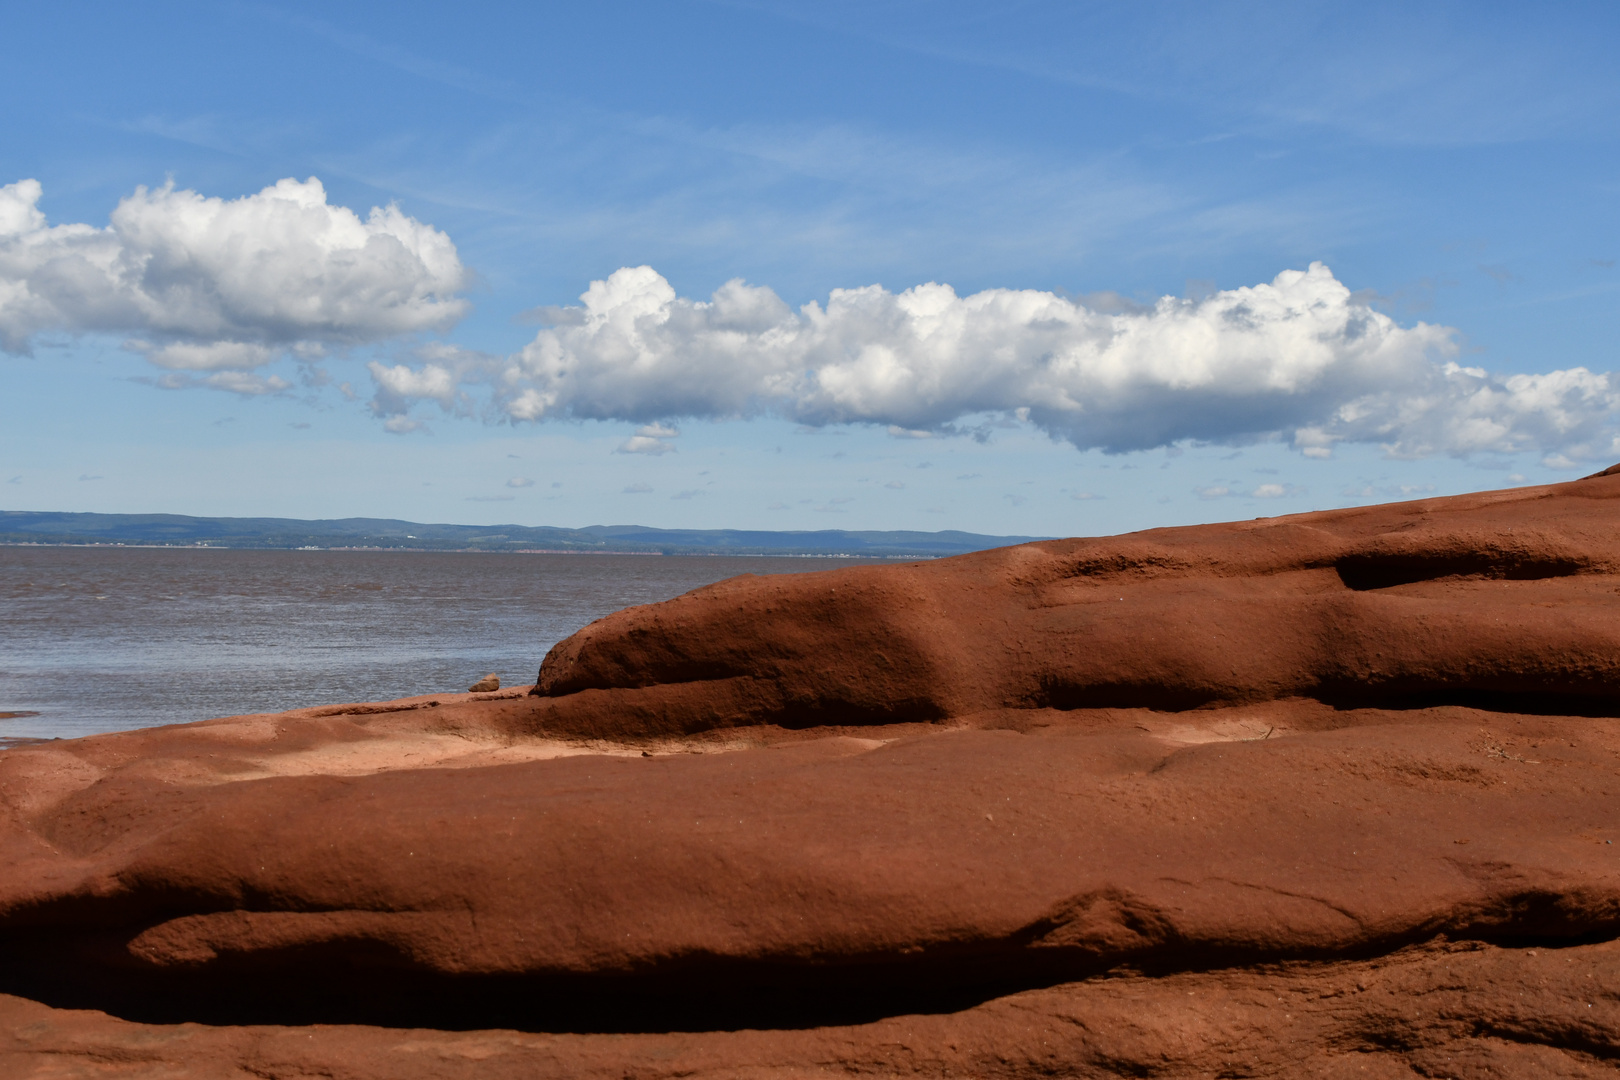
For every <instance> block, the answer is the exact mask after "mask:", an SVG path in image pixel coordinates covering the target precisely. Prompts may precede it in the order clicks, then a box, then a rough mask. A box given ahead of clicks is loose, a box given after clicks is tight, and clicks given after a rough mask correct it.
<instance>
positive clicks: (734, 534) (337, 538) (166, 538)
mask: <svg viewBox="0 0 1620 1080" xmlns="http://www.w3.org/2000/svg"><path fill="white" fill-rule="evenodd" d="M1043 539H1050V538H1049V537H1039V536H988V535H984V534H981V533H969V532H961V531H958V530H943V531H940V532H918V531H914V530H906V529H894V530H877V529H868V530H844V529H818V530H795V531H787V530H780V531H779V530H768V529H657V528H651V527H649V526H644V525H588V526H585V527H583V528H578V529H571V528H561V527H557V526H550V525H510V524H508V525H450V524H429V523H422V522H414V521H402V520H398V519H393V518H335V519H321V520H303V519H298V518H227V517H210V518H205V517H190V516H187V515H183V514H89V513H58V512H52V511H32V510H0V546H3V547H123V548H160V549H168V550H198V549H204V548H206V549H221V550H257V551H465V552H504V553H508V554H546V555H752V556H761V557H765V556H774V557H780V558H871V559H885V560H887V559H932V558H940V557H943V556H949V555H962V554H966V553H967V552H970V551H984V550H987V549H990V548H998V547H1007V546H1010V545H1015V544H1023V543H1028V542H1029V541H1032V540H1043Z"/></svg>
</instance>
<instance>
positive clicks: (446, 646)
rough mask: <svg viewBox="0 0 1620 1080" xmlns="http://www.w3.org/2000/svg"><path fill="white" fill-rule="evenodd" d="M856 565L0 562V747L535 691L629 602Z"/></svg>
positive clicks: (675, 559)
mask: <svg viewBox="0 0 1620 1080" xmlns="http://www.w3.org/2000/svg"><path fill="white" fill-rule="evenodd" d="M862 561H866V560H859V559H796V558H750V557H744V556H646V555H511V554H504V555H488V554H475V553H463V552H400V551H222V550H206V549H195V548H78V547H59V548H50V547H39V548H35V547H0V713H5V712H36V713H38V715H37V716H25V717H17V718H13V719H0V739H3V738H19V737H35V738H52V737H62V738H69V737H73V736H78V735H89V734H94V733H96V732H103V731H120V730H126V729H129V728H137V727H149V726H151V725H154V724H172V723H180V722H184V721H190V720H202V719H206V718H208V717H213V716H230V715H234V714H239V713H254V712H278V711H281V710H284V709H294V708H299V707H302V706H306V705H319V704H325V703H330V702H344V701H380V700H386V699H389V698H397V697H404V696H407V695H410V694H430V693H445V692H454V691H460V690H465V689H466V688H467V687H468V686H471V685H472V683H473V682H474V681H475V680H477V679H478V678H479V677H480V676H482V675H483V674H485V673H486V672H490V671H493V672H497V673H499V674H500V676H501V683H502V685H508V686H510V685H519V684H523V683H530V682H533V681H534V676H535V672H536V671H537V670H538V669H539V667H540V660H541V658H542V657H544V656H545V654H546V650H548V649H550V648H551V646H552V645H554V644H555V643H556V642H558V641H560V640H562V639H563V638H565V637H567V636H568V635H569V634H572V633H573V632H574V631H575V630H578V629H579V628H580V627H582V626H584V625H585V624H586V623H588V622H591V621H592V620H594V619H598V618H600V617H602V616H603V615H606V614H608V613H609V612H613V611H617V610H619V609H620V608H624V607H629V606H630V605H632V604H645V603H651V602H653V601H657V600H667V599H669V598H670V597H673V596H678V595H680V594H681V593H684V592H687V591H688V590H691V589H695V588H698V587H699V586H701V585H707V584H710V583H711V582H715V581H720V580H721V579H723V578H728V577H733V576H735V575H737V574H769V573H799V572H804V571H811V570H818V569H830V568H833V567H837V566H848V565H851V564H852V563H856V562H862Z"/></svg>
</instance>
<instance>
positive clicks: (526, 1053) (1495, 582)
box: [0, 474, 1620, 1077]
mask: <svg viewBox="0 0 1620 1080" xmlns="http://www.w3.org/2000/svg"><path fill="white" fill-rule="evenodd" d="M1617 499H1620V475H1612V474H1610V475H1600V476H1599V477H1596V478H1590V479H1587V480H1583V481H1578V482H1575V483H1572V484H1564V485H1558V486H1554V487H1548V488H1535V489H1524V490H1520V491H1513V492H1497V493H1487V494H1483V495H1476V496H1465V497H1460V498H1453V499H1435V500H1427V501H1424V502H1418V503H1408V504H1401V505H1396V506H1384V507H1373V508H1368V509H1364V510H1353V511H1336V512H1330V513H1321V514H1311V515H1300V516H1297V517H1293V518H1281V519H1269V520H1262V521H1256V522H1250V523H1242V524H1234V525H1222V526H1210V527H1201V528H1193V529H1167V530H1156V531H1153V532H1148V533H1139V534H1133V535H1130V536H1124V537H1117V538H1110V539H1103V540H1069V541H1056V542H1049V543H1042V544H1032V545H1026V546H1024V547H1020V548H1010V549H1004V550H1001V551H995V552H985V553H981V554H978V555H970V556H964V557H960V558H956V559H949V560H942V561H939V562H935V563H927V564H918V565H912V566H899V567H882V568H852V569H847V570H842V571H832V572H825V573H819V574H809V575H796V576H792V577H786V578H783V577H770V578H751V577H750V578H738V579H733V580H732V581H729V582H723V583H721V584H719V585H716V586H711V587H709V588H707V589H702V590H698V591H697V592H694V593H691V594H688V595H687V596H685V597H682V598H679V599H677V600H674V601H670V602H669V603H666V604H659V605H651V606H648V607H644V608H635V609H630V610H628V611H625V612H621V613H619V614H618V615H614V616H611V617H609V618H607V619H604V620H602V621H600V622H598V623H595V624H593V625H592V626H590V627H587V628H586V629H585V630H583V631H581V632H580V633H579V634H577V635H575V636H574V637H573V638H570V639H569V640H568V641H565V642H563V643H562V644H560V645H558V646H557V648H556V649H554V650H553V651H552V653H551V655H549V656H548V657H547V658H546V661H545V663H544V665H543V666H542V668H541V673H540V680H539V682H538V684H537V686H536V687H535V688H534V692H533V693H532V694H529V695H527V696H524V691H523V690H521V689H520V690H518V691H517V692H516V693H513V692H505V693H503V694H502V695H501V696H500V697H493V698H492V697H488V696H485V695H480V696H479V697H477V698H473V697H471V696H470V695H449V696H441V697H440V698H436V699H415V700H410V701H405V702H399V703H389V704H385V705H369V706H345V707H328V708H325V709H317V710H302V711H300V712H295V713H289V714H283V715H280V716H274V717H246V718H234V719H231V720H225V721H211V722H208V723H205V724H198V725H187V726H182V727H175V728H162V729H153V730H150V731H145V732H134V733H127V734H124V735H118V736H103V737H99V738H94V739H86V740H78V741H75V742H71V743H67V742H62V743H53V744H50V745H48V746H35V747H27V748H19V749H14V750H11V751H9V752H6V753H5V754H4V755H3V756H0V800H3V806H4V817H3V818H0V972H3V974H0V990H5V991H9V992H11V993H13V994H19V995H22V997H21V998H15V999H4V1000H3V1001H0V1015H5V1016H7V1017H8V1019H7V1020H5V1021H4V1022H3V1024H4V1025H5V1026H7V1027H9V1029H10V1030H11V1032H12V1034H11V1036H10V1041H9V1042H0V1072H3V1071H4V1069H5V1068H6V1067H8V1066H6V1065H5V1063H6V1062H8V1061H10V1062H14V1063H18V1064H17V1066H16V1069H17V1070H18V1071H20V1070H21V1069H22V1068H24V1067H25V1066H26V1067H27V1068H33V1067H34V1065H35V1064H37V1063H42V1062H53V1063H62V1062H73V1061H80V1062H83V1063H85V1068H86V1069H88V1068H89V1065H90V1064H92V1063H94V1062H95V1061H105V1060H113V1059H116V1060H121V1061H128V1062H131V1063H134V1064H137V1065H139V1066H140V1067H141V1068H148V1069H149V1070H150V1072H151V1073H152V1074H153V1075H168V1074H167V1073H164V1072H163V1071H162V1070H163V1069H166V1068H168V1067H169V1065H170V1064H172V1063H173V1062H176V1061H185V1060H190V1061H199V1062H213V1063H214V1064H215V1065H217V1066H218V1067H219V1069H220V1070H223V1069H224V1068H225V1067H226V1066H227V1065H229V1066H230V1067H232V1068H241V1069H244V1070H249V1071H252V1072H254V1073H256V1074H258V1075H265V1076H303V1075H307V1074H308V1073H310V1072H312V1071H319V1072H324V1073H325V1074H329V1075H334V1076H355V1077H361V1076H405V1075H462V1074H463V1073H465V1074H466V1075H479V1076H498V1075H506V1074H511V1075H524V1076H532V1075H557V1076H564V1075H567V1076H574V1075H581V1076H586V1075H615V1076H618V1075H626V1074H634V1075H677V1074H679V1075H714V1076H722V1075H752V1074H754V1073H757V1072H760V1071H772V1072H773V1074H778V1075H799V1074H800V1073H803V1074H806V1075H808V1074H809V1073H811V1072H815V1071H818V1070H821V1069H823V1068H828V1067H831V1068H839V1069H869V1070H875V1071H882V1072H897V1071H911V1072H917V1073H921V1074H928V1075H947V1074H963V1073H966V1074H970V1075H1006V1076H1023V1075H1047V1074H1050V1073H1053V1072H1058V1073H1063V1072H1069V1073H1072V1074H1074V1075H1097V1076H1106V1075H1167V1076H1207V1075H1211V1074H1223V1075H1290V1076H1291V1075H1307V1074H1310V1075H1345V1076H1350V1075H1356V1076H1366V1075H1411V1071H1412V1070H1413V1069H1416V1070H1418V1071H1420V1072H1424V1073H1426V1074H1428V1075H1448V1074H1449V1075H1512V1076H1535V1075H1549V1076H1555V1075H1556V1076H1579V1075H1599V1074H1606V1073H1607V1072H1608V1071H1610V1064H1609V1063H1610V1062H1611V1061H1612V1059H1613V1058H1614V1057H1615V1055H1616V1054H1620V1034H1617V1032H1620V965H1617V962H1616V960H1615V957H1616V956H1617V955H1620V954H1617V953H1616V952H1615V951H1614V947H1613V946H1612V945H1609V944H1606V943H1607V942H1610V941H1612V940H1613V939H1614V938H1616V937H1617V936H1620V932H1617V931H1620V845H1616V844H1614V843H1611V841H1613V840H1615V839H1616V838H1617V836H1616V834H1617V833H1620V811H1617V809H1616V808H1617V806H1620V800H1617V796H1620V621H1617V620H1616V618H1615V616H1616V614H1620V573H1617V568H1620V531H1617V529H1616V526H1617V525H1620V512H1617V511H1620V502H1616V501H1615V500H1617ZM1598 943H1605V944H1598ZM1525 995H1528V996H1525ZM27 998H31V999H34V1001H37V1002H41V1003H43V1004H31V1003H29V1002H28V1001H27V1000H24V999H27ZM52 1007H54V1009H53V1008H52ZM64 1008H84V1009H91V1010H104V1011H105V1012H111V1013H113V1014H115V1015H118V1016H122V1017H125V1018H126V1020H123V1021H115V1020H112V1019H107V1018H106V1017H105V1016H104V1013H103V1012H88V1013H80V1012H63V1011H60V1010H61V1009H64ZM1279 1011H1280V1015H1279ZM129 1020H133V1021H145V1022H148V1023H149V1024H150V1023H170V1022H175V1021H181V1020H201V1021H207V1022H210V1023H222V1024H226V1025H229V1026H227V1027H225V1028H223V1029H220V1028H214V1029H200V1028H187V1027H181V1028H168V1027H163V1028H152V1027H140V1026H138V1025H133V1024H130V1023H128V1022H127V1021H129ZM339 1022H370V1023H381V1024H388V1025H399V1024H409V1025H416V1026H417V1027H420V1028H432V1029H437V1030H436V1031H433V1032H424V1031H419V1030H415V1031H404V1030H399V1031H393V1032H390V1031H386V1030H381V1029H378V1028H374V1027H373V1028H365V1027H346V1028H332V1027H317V1028H313V1029H308V1030H307V1031H305V1029H300V1028H288V1027H280V1028H277V1027H267V1026H264V1025H274V1024H278V1023H279V1024H283V1025H285V1024H289V1023H292V1024H301V1023H339ZM494 1027H501V1028H511V1029H523V1030H528V1031H532V1032H553V1033H558V1034H555V1035H549V1036H542V1035H538V1034H534V1035H520V1034H516V1033H513V1032H506V1033H502V1034H491V1033H488V1032H485V1033H482V1034H474V1033H465V1034H455V1033H451V1032H448V1031H446V1030H444V1029H448V1028H494ZM740 1028H754V1029H757V1030H753V1031H742V1030H737V1029H740ZM670 1030H679V1031H686V1032H689V1034H662V1035H660V1034H656V1032H658V1031H666V1032H667V1031H670ZM159 1031H161V1032H167V1033H168V1034H166V1035H164V1036H162V1037H161V1038H159V1037H158V1036H157V1035H155V1034H154V1032H159ZM607 1031H619V1032H627V1033H636V1034H629V1035H624V1036H607V1035H592V1034H588V1033H589V1032H607ZM29 1032H32V1033H33V1034H27V1033H29ZM722 1033H723V1034H722ZM306 1036H307V1037H306ZM300 1039H302V1040H303V1041H302V1042H300V1041H299V1040H300ZM154 1040H155V1041H154ZM306 1044H307V1045H306ZM154 1046H156V1047H159V1048H158V1049H152V1047H154ZM140 1047H146V1048H147V1049H138V1048H140ZM164 1047H168V1048H169V1049H164ZM403 1047H413V1048H415V1049H410V1050H406V1049H402V1048H403ZM120 1048H122V1049H120ZM143 1055H144V1056H143ZM412 1055H418V1056H412ZM470 1061H476V1062H478V1063H479V1064H477V1065H476V1066H473V1065H469V1064H466V1063H467V1062H470ZM1448 1061H1449V1062H1450V1063H1449V1064H1448ZM424 1063H425V1064H424ZM1363 1067H1365V1069H1364V1068H1363ZM300 1070H302V1071H300ZM412 1070H415V1072H414V1073H413V1071H412ZM457 1070H461V1071H460V1072H458V1071H457ZM503 1070H504V1072H503ZM1400 1070H1405V1071H1404V1072H1402V1071H1400ZM1447 1070H1450V1071H1449V1073H1448V1071H1447ZM1492 1070H1494V1072H1493V1071H1492ZM205 1074H208V1075H213V1073H205Z"/></svg>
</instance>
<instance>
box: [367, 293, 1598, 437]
mask: <svg viewBox="0 0 1620 1080" xmlns="http://www.w3.org/2000/svg"><path fill="white" fill-rule="evenodd" d="M580 299H581V303H580V305H579V306H577V307H568V308H561V309H553V310H552V311H551V312H550V315H551V319H552V324H553V325H551V326H550V327H548V328H546V329H543V330H541V331H540V332H539V333H538V335H537V336H536V337H535V339H534V340H533V341H532V342H530V343H529V344H528V345H527V346H526V347H525V348H524V349H522V350H521V351H520V352H518V353H516V354H514V355H512V356H509V357H505V358H487V359H486V360H485V361H484V362H482V363H480V364H477V365H468V364H462V365H460V366H459V367H457V368H455V369H454V374H453V375H452V369H450V368H446V367H442V366H441V367H439V368H438V369H435V368H434V366H433V365H432V364H429V365H424V366H422V367H420V368H415V369H392V370H396V371H399V372H401V373H400V374H398V375H390V376H389V377H388V378H386V379H385V378H384V377H383V376H382V375H381V374H379V377H378V385H379V399H378V403H377V405H376V406H375V407H377V408H378V411H379V412H380V413H383V414H393V413H398V412H402V411H404V410H405V409H407V408H408V407H409V405H410V403H411V401H412V400H416V399H432V400H437V401H439V402H441V404H444V403H446V402H447V401H448V399H449V395H452V394H454V393H456V392H457V390H456V388H455V387H453V386H447V385H446V384H445V379H446V378H449V379H450V381H451V382H452V383H455V384H456V386H459V385H460V383H462V382H479V383H486V384H488V385H489V386H490V387H491V388H492V391H493V398H492V401H491V404H492V406H493V407H494V408H495V409H496V410H497V411H498V412H500V413H502V414H504V415H505V416H506V417H507V418H510V419H512V420H516V421H523V420H540V419H545V418H552V417H573V418H583V419H598V420H624V421H631V422H635V423H642V424H657V423H661V422H664V421H668V420H673V419H677V418H683V417H693V418H729V417H747V416H754V415H760V414H773V415H778V416H783V417H786V418H789V419H792V420H795V421H798V422H799V423H802V424H807V425H813V426H820V425H826V424H846V423H865V424H877V425H883V426H885V427H887V428H888V430H889V431H890V433H891V434H894V435H896V436H898V437H919V436H926V435H929V434H935V433H946V434H948V433H952V432H955V431H959V430H960V428H959V427H958V425H961V424H963V423H964V422H968V423H971V422H972V418H975V417H977V418H979V420H980V422H981V423H982V419H983V417H984V416H985V415H987V414H988V415H991V416H999V417H1004V418H1006V419H1007V420H1017V421H1021V422H1027V423H1031V424H1034V425H1036V426H1037V427H1039V428H1041V429H1043V430H1045V431H1046V432H1048V433H1050V434H1051V435H1053V436H1054V437H1057V438H1061V439H1064V440H1067V441H1069V442H1071V443H1073V444H1074V445H1075V446H1077V447H1082V448H1092V447H1096V448H1102V449H1104V450H1109V451H1126V450H1137V449H1145V448H1149V447H1155V446H1161V445H1165V444H1167V443H1173V442H1177V441H1180V440H1188V439H1190V440H1204V441H1241V440H1247V439H1255V438H1266V437H1279V436H1280V437H1283V438H1291V439H1292V440H1293V442H1294V444H1295V445H1296V446H1297V447H1298V448H1299V449H1300V450H1301V451H1302V452H1303V453H1305V454H1306V455H1308V456H1313V457H1328V456H1331V455H1332V452H1333V447H1334V445H1335V444H1337V443H1339V442H1342V441H1347V440H1348V441H1358V442H1376V443H1382V444H1384V445H1385V446H1387V447H1389V449H1390V450H1391V452H1393V453H1396V454H1401V455H1412V456H1418V455H1424V454H1430V453H1435V452H1449V453H1470V452H1475V451H1493V452H1502V451H1517V450H1524V449H1532V448H1539V449H1543V450H1553V449H1556V450H1558V451H1560V452H1564V453H1569V454H1572V455H1574V456H1581V454H1582V453H1584V452H1585V450H1583V448H1585V447H1588V446H1591V447H1596V446H1597V445H1598V442H1599V440H1600V439H1602V438H1603V437H1604V435H1605V432H1608V431H1609V430H1610V422H1611V419H1612V413H1613V412H1614V410H1615V407H1616V404H1617V402H1620V384H1617V383H1616V382H1615V381H1613V380H1611V378H1610V376H1608V375H1604V374H1597V373H1593V372H1589V371H1586V370H1585V369H1581V368H1574V369H1570V370H1566V371H1555V372H1550V373H1547V374H1541V375H1510V376H1506V377H1495V376H1491V375H1489V374H1487V373H1486V372H1484V371H1481V370H1479V369H1475V368H1466V367H1462V366H1460V365H1458V364H1457V363H1456V362H1455V360H1454V357H1455V355H1456V353H1457V351H1458V350H1457V344H1456V331H1454V330H1452V329H1450V328H1448V327H1444V326H1434V325H1430V324H1426V323H1421V322H1420V323H1417V324H1416V325H1414V326H1402V325H1400V324H1398V323H1397V322H1396V321H1395V320H1393V319H1391V318H1390V317H1389V316H1387V315H1385V314H1383V313H1382V312H1379V311H1377V310H1375V309H1373V308H1372V307H1370V306H1368V304H1367V303H1366V302H1365V301H1364V300H1362V299H1359V298H1358V297H1357V296H1355V295H1353V294H1352V293H1351V291H1350V290H1349V289H1348V288H1347V287H1346V286H1345V285H1344V284H1343V283H1341V282H1340V281H1339V280H1338V279H1337V278H1335V277H1334V275H1333V273H1332V272H1331V271H1330V270H1329V269H1328V268H1327V267H1326V266H1324V265H1322V264H1320V263H1313V264H1312V265H1311V266H1310V267H1309V268H1308V269H1305V270H1287V271H1284V272H1283V273H1281V274H1278V275H1277V277H1276V278H1275V279H1274V280H1272V281H1270V282H1266V283H1262V284H1259V285H1254V286H1249V287H1245V288H1237V289H1228V290H1224V291H1219V292H1214V293H1211V294H1209V295H1207V296H1204V297H1202V298H1199V299H1181V298H1175V297H1165V298H1163V299H1161V300H1159V301H1158V302H1157V303H1155V304H1152V305H1150V306H1143V307H1129V306H1125V307H1123V308H1121V307H1117V306H1110V307H1109V310H1106V311H1105V310H1098V309H1095V308H1091V307H1088V306H1086V305H1085V304H1084V303H1083V302H1079V301H1076V300H1072V299H1069V298H1066V297H1062V296H1059V295H1056V294H1054V293H1050V292H1041V291H1037V290H1030V289H1024V290H1013V289H988V290H985V291H983V292H978V293H974V294H971V295H968V296H959V295H958V294H957V293H956V291H955V290H954V289H952V288H951V287H950V286H949V285H941V284H935V283H929V284H926V285H918V286H916V287H914V288H911V289H907V290H905V291H904V292H900V293H893V292H890V291H888V290H887V289H884V288H882V287H881V286H877V285H872V286H866V287H862V288H855V289H836V290H834V291H833V292H832V293H831V295H830V296H829V297H828V299H827V302H826V303H825V304H824V305H823V304H820V303H810V304H806V305H805V306H803V307H802V308H799V309H798V310H794V309H792V308H790V307H789V306H788V305H787V304H786V303H784V302H783V301H782V300H781V298H779V297H778V296H777V295H776V294H775V293H774V292H772V291H771V290H770V289H768V288H764V287H761V286H755V285H749V284H746V283H745V282H742V281H740V280H735V281H731V282H728V283H726V284H725V285H723V286H722V287H721V288H720V289H719V290H717V291H716V292H715V293H714V295H713V296H712V297H710V299H708V300H692V299H687V298H683V297H680V296H678V295H677V294H676V292H675V290H674V288H673V287H671V286H670V284H669V282H668V281H666V280H665V279H664V277H663V276H662V275H660V274H659V273H657V272H656V271H655V270H653V269H652V268H651V267H647V266H641V267H627V268H624V269H621V270H618V271H616V272H615V273H613V274H612V275H610V276H609V277H608V278H607V279H606V280H604V281H596V282H593V283H592V284H591V286H590V288H589V289H587V290H586V292H585V293H584V294H583V296H581V298H580ZM405 371H410V372H411V378H418V379H421V380H423V383H422V386H423V389H422V390H421V391H420V392H416V391H414V390H409V389H408V388H407V383H408V382H409V380H408V379H407V377H406V375H405V374H404V372H405ZM378 372H379V369H376V368H374V373H378ZM447 407H448V406H447ZM980 430H982V428H981V429H980ZM661 444H664V439H663V438H662V437H660V436H655V435H650V434H648V433H647V432H646V431H643V432H641V433H638V434H637V435H636V436H635V437H634V438H632V439H631V440H630V441H629V442H627V443H626V444H624V445H623V446H622V447H621V448H620V449H621V450H626V451H629V452H641V453H649V452H650V453H658V452H661V449H662V448H663V445H661ZM665 445H667V444H665ZM1594 452H1596V451H1594Z"/></svg>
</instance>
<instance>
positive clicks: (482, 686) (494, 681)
mask: <svg viewBox="0 0 1620 1080" xmlns="http://www.w3.org/2000/svg"><path fill="white" fill-rule="evenodd" d="M500 688H501V677H500V676H499V675H496V674H495V673H494V672H490V673H489V674H488V675H485V676H484V677H483V678H482V679H479V680H478V681H477V682H475V683H473V684H472V685H471V686H469V687H467V692H468V693H470V694H486V693H488V692H489V691H491V690H499V689H500Z"/></svg>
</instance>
